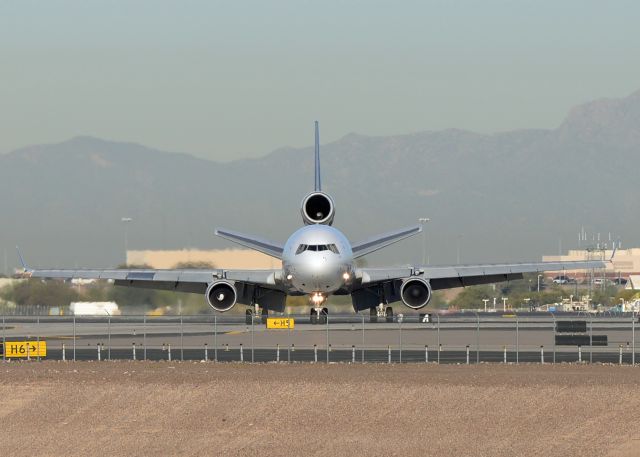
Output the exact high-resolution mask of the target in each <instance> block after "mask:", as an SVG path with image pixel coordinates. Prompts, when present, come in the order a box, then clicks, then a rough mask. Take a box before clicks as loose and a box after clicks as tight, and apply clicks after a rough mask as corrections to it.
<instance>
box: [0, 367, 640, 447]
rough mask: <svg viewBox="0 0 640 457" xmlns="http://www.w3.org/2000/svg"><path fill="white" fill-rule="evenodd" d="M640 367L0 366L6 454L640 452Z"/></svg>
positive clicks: (1, 436)
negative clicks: (639, 391) (639, 432)
mask: <svg viewBox="0 0 640 457" xmlns="http://www.w3.org/2000/svg"><path fill="white" fill-rule="evenodd" d="M638 370H639V368H633V367H629V366H623V367H618V366H602V365H554V366H552V365H544V366H542V365H520V366H502V365H475V366H466V365H464V366H453V365H440V366H437V365H417V364H412V365H398V364H393V365H381V364H380V365H345V364H334V365H326V364H304V365H303V364H292V365H289V364H285V365H273V364H270V365H250V364H238V363H226V364H215V363H200V362H183V363H181V362H172V363H168V362H160V363H158V362H111V363H100V364H99V363H95V362H76V363H73V362H66V363H62V362H51V361H50V362H43V363H5V364H2V363H0V373H1V375H0V395H1V396H2V399H3V400H2V401H1V402H0V418H2V427H0V455H7V456H9V455H10V456H31V455H47V456H84V455H149V456H156V455H195V456H201V455H202V456H209V455H233V456H245V455H246V456H255V455H259V456H264V457H270V456H282V455H319V456H344V455H358V456H364V455H366V456H389V455H398V456H449V455H451V456H476V455H478V456H492V457H506V456H508V457H512V456H529V455H544V456H550V457H555V456H558V457H591V456H598V457H600V456H605V457H636V456H637V455H638V453H637V450H638V448H639V444H640V440H639V438H640V436H639V435H638V423H639V422H640V396H639V395H638V390H639V389H640V376H638V374H639V373H638Z"/></svg>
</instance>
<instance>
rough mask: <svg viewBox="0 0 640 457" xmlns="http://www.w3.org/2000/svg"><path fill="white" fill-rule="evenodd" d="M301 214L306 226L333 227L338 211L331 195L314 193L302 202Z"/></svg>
mask: <svg viewBox="0 0 640 457" xmlns="http://www.w3.org/2000/svg"><path fill="white" fill-rule="evenodd" d="M301 212H302V220H303V222H304V223H305V225H313V224H322V225H331V224H332V223H333V217H334V216H335V213H336V210H335V206H334V204H333V199H332V198H331V197H330V196H329V195H327V194H325V193H324V192H312V193H310V194H309V195H307V196H306V197H305V198H304V200H302V208H301Z"/></svg>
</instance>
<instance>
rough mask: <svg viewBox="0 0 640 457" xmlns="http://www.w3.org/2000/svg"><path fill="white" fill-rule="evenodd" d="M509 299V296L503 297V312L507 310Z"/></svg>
mask: <svg viewBox="0 0 640 457" xmlns="http://www.w3.org/2000/svg"><path fill="white" fill-rule="evenodd" d="M507 300H509V298H507V297H502V310H503V312H506V311H507Z"/></svg>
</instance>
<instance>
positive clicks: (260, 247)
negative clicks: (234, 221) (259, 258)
mask: <svg viewBox="0 0 640 457" xmlns="http://www.w3.org/2000/svg"><path fill="white" fill-rule="evenodd" d="M215 234H216V235H217V236H219V237H221V238H224V239H226V240H229V241H233V242H234V243H238V244H240V245H242V246H245V247H248V248H251V249H255V250H256V251H259V252H262V253H263V254H267V255H270V256H271V257H275V258H277V259H282V251H283V250H284V247H283V246H282V245H280V244H277V243H274V242H272V241H268V240H265V239H263V238H258V237H255V236H253V235H245V234H244V233H240V232H235V231H233V230H227V229H221V228H219V229H216V231H215Z"/></svg>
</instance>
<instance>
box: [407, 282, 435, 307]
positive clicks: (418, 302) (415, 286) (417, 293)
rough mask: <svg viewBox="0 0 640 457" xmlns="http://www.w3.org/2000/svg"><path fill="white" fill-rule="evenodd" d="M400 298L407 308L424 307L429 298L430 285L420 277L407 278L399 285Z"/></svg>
mask: <svg viewBox="0 0 640 457" xmlns="http://www.w3.org/2000/svg"><path fill="white" fill-rule="evenodd" d="M400 298H401V299H402V303H404V304H405V305H407V306H408V307H409V308H412V309H420V308H424V307H425V306H427V305H428V304H429V301H430V300H431V285H429V282H428V281H425V280H424V279H422V278H409V279H407V280H405V281H404V282H403V283H402V286H401V287H400Z"/></svg>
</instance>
